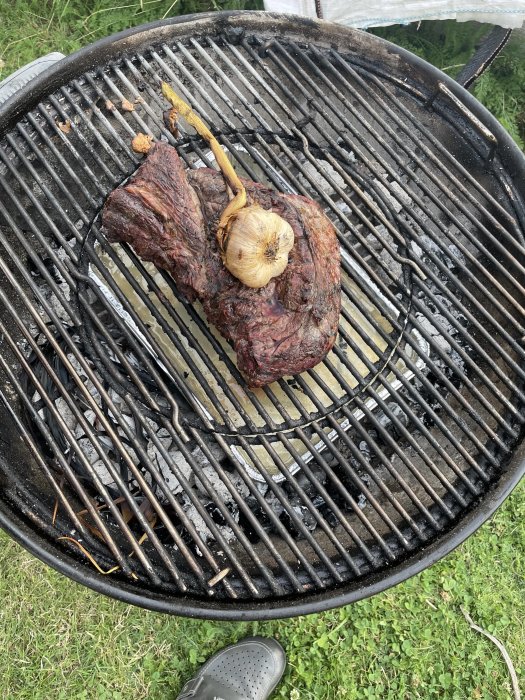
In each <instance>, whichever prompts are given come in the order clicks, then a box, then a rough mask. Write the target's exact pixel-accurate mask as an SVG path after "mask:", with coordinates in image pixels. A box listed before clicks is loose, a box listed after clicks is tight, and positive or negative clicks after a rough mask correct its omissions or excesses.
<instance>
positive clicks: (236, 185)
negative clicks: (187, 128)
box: [162, 82, 246, 248]
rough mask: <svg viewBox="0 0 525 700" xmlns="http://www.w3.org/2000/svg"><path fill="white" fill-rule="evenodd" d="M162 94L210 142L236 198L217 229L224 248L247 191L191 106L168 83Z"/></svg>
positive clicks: (223, 213)
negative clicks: (229, 226)
mask: <svg viewBox="0 0 525 700" xmlns="http://www.w3.org/2000/svg"><path fill="white" fill-rule="evenodd" d="M162 94H163V95H164V97H165V98H166V99H167V100H168V102H170V103H171V104H172V105H173V107H174V108H175V109H176V110H177V112H178V113H179V114H180V115H181V116H183V117H184V118H185V119H186V121H187V122H188V124H190V125H191V126H193V127H194V128H195V129H196V131H197V133H198V134H199V136H202V138H203V139H205V140H206V141H207V142H208V144H209V146H210V148H211V150H212V152H213V155H214V156H215V160H216V161H217V165H218V166H219V168H220V169H221V172H222V174H223V176H224V178H225V179H226V182H227V183H228V185H229V186H230V187H231V189H232V191H233V192H234V194H235V196H234V198H233V199H232V200H231V201H230V202H229V203H228V206H227V207H226V208H225V209H224V211H223V212H222V214H221V218H220V221H219V226H218V229H217V238H218V241H219V245H220V246H221V248H222V247H223V243H224V242H225V238H226V237H227V227H228V222H229V221H230V219H231V218H232V217H233V216H235V214H236V213H237V212H238V211H239V210H240V209H242V208H243V207H245V206H246V190H245V188H244V185H243V184H242V182H241V180H240V179H239V176H238V175H237V173H236V172H235V170H234V169H233V165H232V164H231V163H230V161H229V160H228V157H227V155H226V153H225V152H224V150H223V149H222V146H221V145H220V144H219V142H218V141H217V139H216V138H215V136H214V135H213V134H212V133H211V131H210V130H209V129H208V127H207V126H206V124H205V123H204V122H203V121H202V119H201V118H200V117H198V116H197V115H196V114H195V112H194V111H193V110H192V108H191V107H190V106H189V104H187V103H186V102H184V100H183V99H182V98H181V97H179V95H177V93H176V92H175V90H174V89H173V88H172V87H170V85H168V83H165V82H162Z"/></svg>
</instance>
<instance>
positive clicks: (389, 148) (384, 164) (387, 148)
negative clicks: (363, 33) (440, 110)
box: [268, 42, 525, 332]
mask: <svg viewBox="0 0 525 700" xmlns="http://www.w3.org/2000/svg"><path fill="white" fill-rule="evenodd" d="M275 45H276V46H278V48H279V51H280V53H281V54H283V55H284V56H285V58H286V60H288V62H289V63H290V65H291V66H292V67H293V69H294V70H295V71H297V73H298V74H300V75H301V77H304V78H305V82H307V83H308V84H309V85H310V87H311V88H312V89H313V91H314V92H315V93H316V94H317V96H319V97H321V98H324V95H323V93H322V91H321V89H320V88H319V86H318V85H317V84H316V83H315V82H314V81H313V80H312V79H311V78H310V77H309V76H307V75H306V73H305V72H304V70H303V69H302V68H301V67H300V66H299V64H298V63H297V62H296V61H295V60H294V59H293V58H291V57H290V55H289V53H288V52H287V51H286V50H285V49H284V47H283V46H281V45H280V44H278V43H277V42H276V43H275ZM268 53H269V55H270V56H271V57H272V59H273V60H275V61H276V63H277V64H278V65H279V67H280V68H281V69H282V70H287V69H286V67H285V66H284V64H283V63H282V62H281V61H280V60H279V59H277V57H276V56H275V54H274V53H273V51H271V50H269V52H268ZM305 60H306V62H307V63H308V65H309V67H310V68H311V69H312V70H315V71H317V73H319V76H320V77H321V79H322V80H323V82H324V83H325V84H326V85H328V86H329V88H330V89H331V90H332V92H333V93H334V94H335V95H336V96H338V97H339V99H340V98H341V94H340V93H339V91H338V90H337V88H335V86H334V85H333V84H332V83H331V82H330V81H328V80H327V78H326V75H325V74H322V73H320V72H319V71H318V69H317V67H316V66H315V64H313V62H312V61H311V60H310V59H309V58H308V57H307V56H305ZM288 74H289V75H290V76H291V73H290V71H288ZM299 84H300V83H299ZM302 89H303V92H304V94H305V96H306V99H307V100H308V99H310V100H311V99H312V96H311V95H310V94H309V93H307V92H306V90H305V89H304V87H303V88H302ZM327 104H329V106H330V109H331V110H332V111H333V112H334V114H335V115H336V117H337V118H338V119H339V120H340V121H341V122H342V123H343V125H344V126H345V127H346V128H347V129H349V130H350V131H351V133H352V134H353V136H354V137H355V138H357V139H358V140H359V141H360V143H361V144H362V145H363V146H364V147H365V148H369V146H368V144H367V143H366V140H365V138H364V137H363V135H362V134H360V133H359V131H358V130H357V129H356V128H355V126H353V125H352V123H351V122H350V121H349V120H348V119H347V118H346V117H345V116H344V115H343V114H342V113H341V111H340V110H339V109H337V108H336V107H335V106H334V104H333V103H327ZM347 109H348V110H349V111H350V112H351V113H352V114H353V115H354V116H355V117H356V118H357V119H358V120H359V122H360V123H361V124H362V125H363V126H364V127H365V129H366V133H367V134H368V135H373V137H374V138H375V139H376V140H377V142H378V143H379V144H380V145H381V146H382V147H383V148H384V150H385V151H386V152H387V153H388V154H389V156H390V157H391V158H392V159H393V160H394V161H395V162H396V163H397V164H398V165H399V166H400V167H401V168H402V169H403V170H404V171H405V172H407V168H406V164H405V163H404V162H403V161H402V159H401V158H400V157H399V155H398V154H397V152H396V151H395V149H394V148H393V147H392V146H390V145H389V144H388V143H387V142H386V141H385V139H384V138H383V137H382V135H381V134H379V133H378V132H377V130H374V129H373V128H372V126H371V124H370V123H369V122H367V121H366V120H365V119H364V118H363V116H362V115H361V114H360V113H359V112H358V111H357V110H356V109H354V108H353V107H352V105H351V102H348V103H347ZM367 110H368V111H369V112H371V108H370V105H367ZM323 118H324V119H325V120H326V121H327V122H328V123H329V124H330V126H331V127H332V128H334V129H337V127H338V125H337V123H336V122H334V121H333V119H332V118H330V117H329V116H328V115H327V113H326V111H325V112H323ZM375 119H376V120H377V119H379V118H378V116H377V115H375ZM381 125H382V128H383V129H385V130H386V131H388V129H389V127H388V124H386V123H385V122H384V121H381ZM391 135H392V136H393V137H395V138H396V140H397V137H396V136H395V132H393V131H392V134H391ZM342 139H343V140H344V141H345V142H346V143H347V144H348V145H349V146H350V147H352V148H353V149H354V151H355V152H356V154H359V157H360V158H362V159H363V160H364V161H365V162H367V159H366V157H365V156H364V154H363V153H362V152H361V151H360V150H359V149H358V147H357V146H356V144H355V142H350V140H349V139H348V137H347V136H346V135H345V134H344V133H343V134H342ZM398 145H399V146H400V147H403V145H402V144H401V143H399V144H398ZM410 158H411V159H412V160H414V161H417V160H418V157H417V155H416V154H415V153H410ZM368 165H369V167H370V170H371V171H372V172H374V174H375V175H376V176H377V177H379V178H380V177H381V172H379V171H378V170H377V168H376V167H375V166H373V164H372V162H371V161H368ZM382 167H383V168H384V171H386V172H387V173H388V174H389V175H390V176H391V177H392V178H393V179H394V181H396V182H397V184H398V185H399V186H400V187H401V188H402V189H403V191H404V192H405V193H406V194H407V195H408V196H409V197H410V198H411V199H413V200H414V201H415V202H416V203H417V204H418V206H420V207H421V210H422V211H425V207H424V204H423V203H422V202H421V200H420V198H419V197H418V196H417V194H416V193H415V191H414V190H413V189H409V187H408V186H407V184H406V183H405V182H403V180H402V179H401V178H399V176H398V174H397V173H396V172H395V170H393V168H391V167H390V166H389V165H388V163H387V162H386V161H384V162H382ZM410 177H411V179H412V180H413V182H414V183H416V184H417V185H418V186H419V187H420V188H421V190H422V191H423V192H424V193H425V195H426V196H428V197H429V199H430V200H431V201H432V202H433V204H434V205H436V206H437V207H438V208H439V209H440V210H441V211H443V213H445V214H446V215H447V216H448V217H449V219H450V220H451V221H452V222H453V223H454V224H455V225H456V226H457V228H458V229H459V230H460V231H461V232H462V233H463V234H464V235H466V236H467V238H469V237H470V238H472V237H471V236H470V232H469V231H468V229H467V228H466V227H465V226H464V225H463V224H462V223H461V222H460V221H459V219H458V218H457V217H456V216H455V215H454V214H453V213H452V212H451V211H450V210H449V209H448V208H447V207H446V206H445V205H444V204H443V202H441V201H440V199H439V198H438V197H437V196H436V195H435V194H434V193H433V192H432V191H431V190H430V189H429V187H427V185H426V184H425V183H424V182H423V181H422V180H421V179H420V178H418V177H417V175H416V173H415V172H414V171H411V172H410ZM384 184H385V186H388V183H387V182H384ZM435 184H437V185H438V186H440V187H441V189H442V190H443V189H444V188H443V184H442V182H441V181H440V180H439V179H436V182H435ZM444 193H445V194H446V195H447V196H449V195H450V197H451V198H454V197H453V195H452V193H450V192H448V191H444ZM392 194H393V195H394V196H395V192H392ZM467 212H468V210H467ZM407 213H408V214H409V215H410V216H411V218H412V219H413V220H414V222H415V223H416V225H417V224H419V225H421V222H420V221H416V220H415V219H414V215H413V214H411V213H410V212H407ZM468 213H469V212H468ZM469 214H470V213H469ZM470 216H471V220H472V222H473V223H474V224H475V225H476V226H477V227H478V228H479V229H480V230H482V231H483V233H484V234H486V235H488V236H490V233H489V232H488V231H487V230H486V228H484V227H483V226H481V224H480V223H479V222H478V221H476V220H475V219H473V218H472V215H470ZM435 224H436V225H437V226H438V227H439V228H440V230H441V232H442V233H444V234H445V236H446V235H447V233H448V232H447V229H446V227H445V226H443V224H442V223H441V222H440V221H439V220H437V219H436V220H435ZM418 244H420V241H419V240H418ZM455 244H456V245H457V246H458V247H459V248H460V249H462V252H463V253H464V254H465V255H467V256H470V253H469V251H468V250H467V249H465V248H464V247H462V245H461V243H460V241H457V240H455ZM421 247H423V246H421ZM470 257H471V258H472V261H473V262H474V263H475V264H476V265H477V266H479V261H478V260H477V259H476V258H474V257H472V256H470ZM512 261H513V266H514V267H516V266H517V267H519V268H521V266H520V265H519V263H518V261H517V260H516V259H512ZM493 262H494V264H496V263H498V265H499V267H500V272H502V274H504V275H506V276H507V277H508V278H509V281H510V282H511V283H513V284H514V285H515V286H516V285H517V286H518V289H519V291H521V292H522V293H523V291H524V290H523V289H522V288H521V285H519V284H517V281H516V278H514V277H512V275H509V272H508V270H507V269H506V268H505V267H504V266H503V265H501V264H500V263H499V262H498V261H497V260H496V259H494V261H493ZM457 264H458V266H459V267H461V268H462V270H463V272H464V273H465V275H467V276H468V277H469V278H470V280H471V281H472V283H473V284H475V285H476V286H477V287H478V289H479V291H480V292H481V293H482V294H484V295H485V296H487V298H488V299H489V300H490V301H491V302H492V303H495V304H496V306H497V307H498V308H499V310H500V311H501V312H502V313H503V314H505V315H508V312H507V311H506V310H505V309H504V307H502V306H501V304H499V301H498V300H497V299H495V298H494V297H493V296H492V295H491V294H490V293H489V292H488V290H487V289H486V288H485V287H483V286H482V285H481V284H480V282H479V280H478V279H477V278H476V276H475V275H474V274H473V273H472V272H471V271H470V270H469V269H468V268H467V267H465V266H464V265H462V263H461V261H459V260H457ZM480 269H481V272H482V273H483V274H484V275H485V276H486V277H487V278H489V279H490V281H491V283H492V284H494V285H495V286H496V287H498V289H499V291H500V292H501V293H502V294H503V295H505V296H506V297H507V300H508V301H509V302H510V303H511V304H513V305H515V306H516V307H517V310H518V311H520V312H521V314H522V315H523V314H525V311H524V310H523V309H522V307H521V306H520V305H519V304H518V303H517V300H516V299H515V298H514V297H513V296H512V295H510V293H509V292H508V291H507V290H506V289H505V288H504V287H502V286H501V285H500V284H499V282H498V281H497V280H495V279H494V278H493V276H492V275H491V274H490V272H488V271H487V270H486V268H484V267H480ZM455 282H456V283H457V279H456V280H455ZM471 301H472V302H473V303H474V304H476V305H477V306H478V308H479V309H480V310H481V311H482V312H483V313H484V315H485V316H486V317H487V320H488V321H489V323H492V324H494V319H493V317H491V316H490V315H489V314H487V313H486V312H485V308H484V306H483V305H481V304H480V303H479V301H478V300H477V299H476V298H475V297H473V296H472V298H471ZM508 318H509V321H510V322H511V323H513V324H514V325H515V324H516V319H515V318H514V317H512V316H510V315H508ZM520 328H521V327H520ZM501 330H503V329H501ZM503 332H504V331H503ZM521 332H523V331H521Z"/></svg>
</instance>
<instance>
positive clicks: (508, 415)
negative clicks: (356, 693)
mask: <svg viewBox="0 0 525 700" xmlns="http://www.w3.org/2000/svg"><path fill="white" fill-rule="evenodd" d="M161 80H166V81H167V82H168V83H170V84H171V85H172V86H173V87H174V88H175V89H176V90H177V92H179V94H181V95H182V96H183V97H184V99H186V100H187V101H188V102H189V103H191V104H192V106H193V107H194V109H195V110H196V111H197V112H198V113H199V114H200V115H201V117H202V118H203V119H204V120H205V121H206V123H207V124H208V125H210V127H211V128H212V129H213V131H214V133H215V134H216V135H217V137H218V139H219V141H220V142H221V143H222V145H223V147H224V148H225V149H226V151H227V153H228V155H229V157H230V158H231V160H232V162H233V163H234V165H235V167H236V169H237V171H238V172H239V173H240V174H241V175H244V176H246V177H249V178H251V179H253V180H256V181H259V182H264V183H266V184H268V185H271V186H272V187H274V188H276V189H278V190H281V191H282V192H287V193H300V194H303V195H306V196H308V197H311V198H313V199H315V200H317V201H318V202H319V203H320V204H321V205H322V206H323V208H324V209H325V211H326V213H327V215H328V216H329V217H330V218H331V219H332V221H333V222H334V224H335V226H336V229H337V233H338V237H339V241H340V245H341V266H342V278H343V285H342V300H343V304H342V313H341V323H340V328H339V335H338V340H337V343H336V346H335V347H334V349H333V350H332V351H331V353H330V354H329V355H328V356H327V358H326V359H325V361H324V362H323V363H321V365H319V366H318V367H316V368H314V369H313V370H310V371H308V372H305V373H303V374H301V375H299V376H295V377H285V378H283V379H282V380H280V381H279V382H275V383H273V384H271V385H269V386H268V387H266V388H264V389H259V390H256V391H250V390H249V389H248V388H247V387H246V385H245V383H244V381H243V378H242V377H241V376H240V374H239V372H238V370H237V367H236V364H235V356H234V354H233V352H232V350H231V348H230V347H229V346H228V344H227V343H226V342H225V341H224V339H222V338H221V337H220V336H219V335H218V334H217V333H216V332H215V330H214V329H213V328H212V327H210V326H209V325H208V324H207V323H206V321H205V320H204V317H203V315H202V312H201V309H200V308H199V306H198V304H194V305H192V304H189V303H188V302H187V301H186V300H185V299H184V297H182V296H181V295H180V294H179V292H178V290H177V286H176V281H175V280H173V279H172V278H171V277H170V276H169V275H167V274H166V273H165V272H163V271H161V270H157V269H155V268H154V267H152V266H151V265H149V264H146V263H144V262H143V261H141V260H140V259H138V258H137V256H136V255H135V254H134V252H133V250H132V249H130V248H129V247H126V246H124V245H110V244H109V243H108V241H107V240H106V239H105V236H104V232H103V230H101V227H100V211H101V208H102V207H103V205H104V202H105V200H106V198H107V196H108V194H109V193H110V192H111V191H112V190H113V189H114V188H115V187H117V186H118V185H120V184H121V183H123V182H125V181H126V179H127V178H129V177H130V176H131V175H132V174H133V172H134V171H135V170H136V169H137V167H138V165H139V164H140V162H141V161H142V159H143V156H142V155H139V154H136V153H134V152H133V150H132V148H131V141H132V138H133V137H134V136H135V135H136V134H137V133H144V134H149V135H151V136H152V137H153V139H154V140H165V141H168V142H169V143H171V144H172V145H174V146H175V147H176V148H177V150H178V152H179V154H180V156H181V157H182V158H183V160H184V162H185V163H186V164H187V167H188V168H196V167H203V166H207V167H214V165H215V164H214V162H213V157H212V155H211V153H210V151H209V149H208V147H207V145H206V144H205V143H204V142H203V141H202V140H201V139H200V138H199V137H197V135H196V134H195V133H193V132H192V130H191V128H190V127H188V126H187V125H186V126H185V124H184V121H182V122H181V123H180V124H179V130H178V132H175V131H174V130H173V129H172V128H171V127H170V121H169V115H167V114H166V110H167V109H168V105H167V104H166V102H165V101H164V99H163V98H162V95H161V92H160V87H159V86H160V81H161ZM524 175H525V167H524V159H523V156H522V154H521V153H520V151H519V149H518V148H517V147H516V145H515V144H514V143H513V142H512V140H511V139H510V137H509V136H508V135H507V133H506V132H505V131H504V130H503V129H502V128H501V126H500V125H499V124H498V123H497V122H496V120H495V119H494V118H493V117H492V116H491V115H490V114H489V113H488V112H487V111H486V110H485V109H484V108H483V107H481V105H480V104H479V103H478V102H477V101H476V100H475V99H474V98H473V97H472V96H471V95H470V94H469V93H468V92H466V91H465V90H464V89H463V88H462V87H460V86H459V85H458V84H457V83H455V82H454V81H452V80H451V79H449V78H448V77H447V76H445V75H444V74H442V73H441V72H439V71H438V70H436V69H435V68H433V67H431V66H429V65H428V64H426V63H425V62H423V61H421V60H420V59H418V58H416V57H415V56H413V55H411V54H409V53H407V52H406V51H404V50H402V49H399V48H397V47H394V46H393V45H391V44H390V43H388V42H385V41H382V40H380V39H377V38H375V37H374V36H371V35H369V34H366V33H363V32H360V31H355V30H349V29H346V28H343V27H339V26H334V25H331V24H329V23H325V22H323V21H311V20H304V19H301V18H296V17H289V16H284V15H274V14H271V13H214V14H205V15H198V16H191V17H187V18H179V19H171V20H167V21H162V22H158V23H154V24H151V25H146V26H143V27H139V28H138V29H133V30H130V31H126V32H123V33H121V34H118V35H116V36H114V37H110V38H108V39H104V40H102V41H99V42H97V43H96V44H94V45H92V46H89V47H87V48H85V49H83V50H81V51H79V52H78V53H76V54H74V55H72V56H70V57H68V58H66V59H64V60H62V61H60V62H59V63H56V64H55V65H54V66H53V67H51V68H49V69H48V70H46V71H45V72H44V73H42V74H41V75H40V76H38V77H37V78H36V79H35V80H33V81H32V82H31V83H30V84H28V85H26V86H25V87H23V88H22V89H20V90H19V91H18V92H16V94H14V95H13V96H12V97H11V98H10V99H9V100H8V101H7V102H6V103H5V104H4V105H3V106H2V107H1V108H0V193H1V194H0V279H1V283H0V397H1V402H0V425H1V426H2V432H1V435H0V445H1V449H0V478H1V480H0V485H1V490H0V522H1V524H2V526H3V527H4V528H5V529H6V530H7V531H8V532H9V533H10V534H11V535H12V536H13V537H14V538H16V539H17V540H18V541H19V542H21V543H22V544H23V545H24V546H25V547H26V548H27V549H29V550H30V551H31V552H33V553H34V554H35V555H36V556H38V557H39V558H41V559H42V560H44V561H45V562H47V563H48V564H50V565H51V566H53V567H55V568H56V569H58V570H59V571H61V572H62V573H64V574H66V575H68V576H70V577H71V578H73V579H75V580H77V581H79V582H81V583H83V584H85V585H87V586H90V587H92V588H94V589H95V590H97V591H100V592H102V593H105V594H108V595H111V596H114V597H116V598H119V599H122V600H125V601H127V602H130V603H134V604H137V605H141V606H144V607H147V608H150V609H154V610H160V611H165V612H171V613H177V614H184V615H190V616H198V617H207V618H219V619H250V618H259V619H263V618H274V617H282V616H288V615H299V614H305V613H310V612H314V611H320V610H323V609H327V608H330V607H335V606H339V605H342V604H345V603H349V602H352V601H355V600H358V599H360V598H363V597H365V596H368V595H371V594H374V593H376V592H378V591H381V590H384V589H385V588H387V587H388V586H391V585H393V584H395V583H397V582H399V581H401V580H403V579H405V578H407V577H409V576H411V575H413V574H415V573H416V572H418V571H421V570H422V569H423V568H425V567H427V566H429V565H430V564H432V563H433V562H435V561H436V560H437V559H439V558H440V557H442V556H444V555H445V554H447V553H448V552H450V551H451V550H452V549H453V548H454V547H455V546H456V545H457V544H459V543H460V542H461V541H463V540H464V539H465V538H466V537H468V536H469V535H470V534H471V533H472V532H474V531H475V529H476V528H477V527H479V526H480V525H481V524H482V523H483V522H484V521H485V520H486V519H487V518H488V517H489V516H490V515H491V514H492V513H493V512H494V510H495V509H496V508H497V507H498V506H499V505H500V504H501V502H502V501H503V500H504V499H505V497H506V496H507V495H508V494H509V493H510V491H511V490H512V488H513V487H514V486H515V485H516V484H517V482H518V480H519V479H520V477H521V476H522V474H523V471H524V468H525V449H524V442H523V438H524V420H525V414H524V410H523V409H524V399H525V382H524V380H525V363H524V361H523V360H524V355H525V352H524V342H525V327H524V326H525V315H524V306H523V302H524V297H525V294H524V291H525V290H524V281H525V277H524V274H523V273H524V265H525V255H524V254H525V238H524V232H525V187H524V182H525V178H524Z"/></svg>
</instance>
